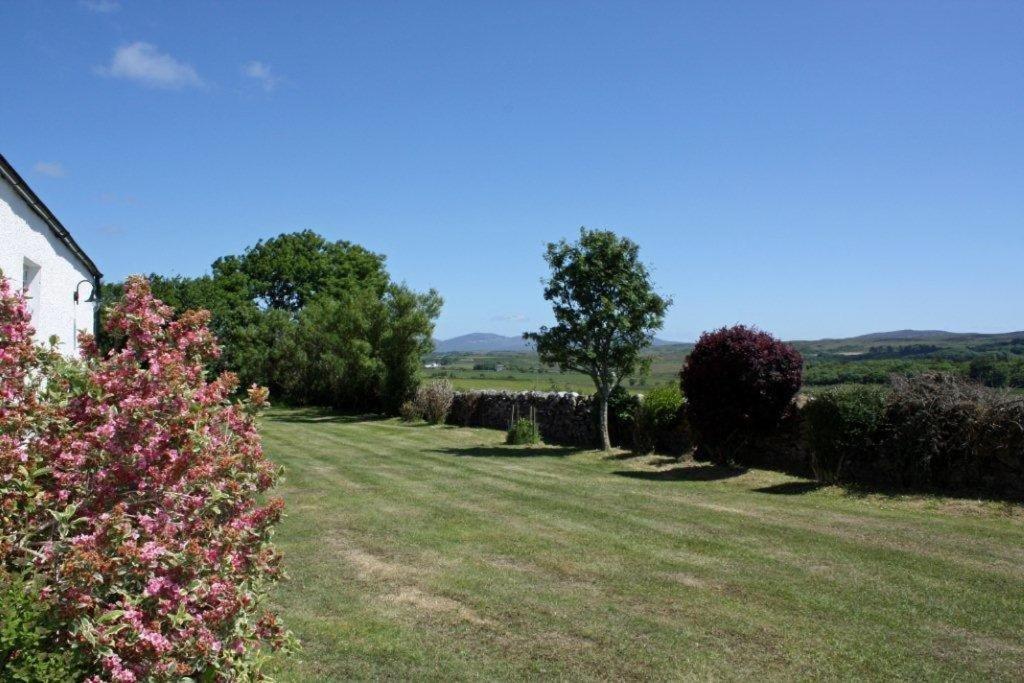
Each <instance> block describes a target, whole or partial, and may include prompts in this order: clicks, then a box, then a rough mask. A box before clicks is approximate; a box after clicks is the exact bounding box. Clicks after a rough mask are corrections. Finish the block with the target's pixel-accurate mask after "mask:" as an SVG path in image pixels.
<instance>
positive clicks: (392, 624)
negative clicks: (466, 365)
mask: <svg viewBox="0 0 1024 683" xmlns="http://www.w3.org/2000/svg"><path fill="white" fill-rule="evenodd" d="M263 425H264V430H263V431H264V435H265V444H266V447H267V449H268V451H269V453H270V455H271V456H272V457H273V458H274V459H275V460H276V461H277V462H279V463H281V464H283V465H285V467H286V468H287V473H286V479H285V481H284V483H283V485H282V486H281V487H280V493H281V494H282V495H283V496H284V498H285V500H286V502H287V506H288V507H287V515H288V516H287V518H286V519H285V521H284V522H283V523H282V525H281V527H280V529H279V532H278V535H277V537H276V538H277V542H278V544H279V545H280V547H281V548H282V550H283V551H284V553H285V561H286V567H287V570H288V572H289V574H290V575H291V581H290V582H288V583H286V584H284V585H282V586H281V587H280V588H279V589H278V590H277V591H276V593H275V595H274V601H275V603H276V604H277V605H278V606H279V607H280V609H281V611H282V613H283V616H284V618H285V619H286V621H287V623H288V624H289V626H290V627H291V628H292V629H293V630H294V632H295V634H296V635H297V636H298V637H299V638H300V639H301V640H302V642H303V644H304V646H303V649H302V650H301V651H300V652H299V653H298V654H297V655H295V656H293V657H290V658H286V657H279V658H278V659H277V660H275V662H274V667H273V669H274V671H273V673H274V675H275V676H276V677H277V678H279V679H280V680H283V681H321V680H352V679H370V678H374V679H430V680H452V679H460V680H462V679H477V680H494V679H526V678H539V677H543V678H561V679H572V680H577V679H623V678H624V679H651V678H654V679H667V678H672V679H679V678H684V679H698V678H699V679H708V678H726V679H741V678H743V679H746V678H765V677H767V678H771V679H792V678H810V677H816V678H842V679H855V678H858V679H859V678H869V679H883V678H884V679H894V678H902V679H920V678H926V679H933V680H937V679H951V678H967V679H974V680H982V679H985V680H991V679H1001V680H1019V679H1020V677H1021V674H1022V672H1024V668H1022V667H1024V602H1022V595H1024V509H1022V508H1021V507H1019V506H1014V505H1008V504H1002V503H985V502H977V501H964V500H954V499H942V498H931V497H920V496H916V497H915V496H908V497H882V496H877V495H850V494H846V493H844V492H843V491H841V490H837V489H833V488H826V489H818V488H816V487H815V486H814V485H813V484H811V483H810V482H806V481H803V480H798V479H794V478H792V477H788V476H784V475H780V474H776V473H771V472H766V471H760V470H752V471H748V472H746V473H743V474H740V475H734V473H731V472H727V471H722V470H718V469H715V468H713V467H709V466H702V465H698V464H692V463H682V464H681V463H677V462H675V461H670V460H668V459H665V458H661V457H656V456H649V457H643V458H629V457H626V456H625V455H624V454H623V455H618V456H614V457H609V456H606V455H604V454H602V453H598V452H593V451H579V450H573V449H565V448H550V447H506V446H503V445H501V442H502V437H503V434H501V433H500V432H496V431H488V430H479V429H461V428H455V427H429V426H425V425H408V424H403V423H401V422H398V421H395V420H358V419H353V418H343V417H332V416H327V415H322V414H318V413H315V412H309V411H286V410H275V411H272V412H271V413H269V414H268V415H267V416H266V418H265V419H264V422H263Z"/></svg>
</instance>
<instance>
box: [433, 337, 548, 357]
mask: <svg viewBox="0 0 1024 683" xmlns="http://www.w3.org/2000/svg"><path fill="white" fill-rule="evenodd" d="M532 350H533V342H528V341H526V340H525V339H523V338H522V337H506V336H503V335H500V334H491V333H490V332H472V333H470V334H464V335H462V336H460V337H452V338H451V339H443V340H436V341H435V342H434V353H495V352H499V351H512V352H522V351H532Z"/></svg>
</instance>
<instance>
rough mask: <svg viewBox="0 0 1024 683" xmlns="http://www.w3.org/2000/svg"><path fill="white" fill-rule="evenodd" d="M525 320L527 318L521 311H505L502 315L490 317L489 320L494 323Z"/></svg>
mask: <svg viewBox="0 0 1024 683" xmlns="http://www.w3.org/2000/svg"><path fill="white" fill-rule="evenodd" d="M527 320H529V318H528V317H526V316H525V315H523V314H522V313H506V314H504V315H496V316H494V317H493V318H491V321H492V322H496V323H523V322H526V321H527Z"/></svg>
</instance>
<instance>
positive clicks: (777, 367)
mask: <svg viewBox="0 0 1024 683" xmlns="http://www.w3.org/2000/svg"><path fill="white" fill-rule="evenodd" d="M802 371H803V358H802V357H801V356H800V353H799V352H798V351H797V350H796V349H794V348H793V347H791V346H789V345H788V344H783V343H782V342H781V341H779V340H778V339H776V338H775V337H773V336H772V335H770V334H768V333H767V332H762V331H760V330H758V329H756V328H751V327H746V326H744V325H737V326H735V327H728V328H726V327H723V328H722V329H720V330H715V331H714V332H705V333H704V334H702V335H701V337H700V339H699V340H698V341H697V345H696V346H694V347H693V351H691V352H690V355H689V356H688V357H687V359H686V362H685V363H684V364H683V371H682V373H681V377H682V388H683V395H684V396H685V397H686V415H687V419H688V421H689V424H690V428H691V429H692V431H693V433H694V436H695V437H696V440H697V445H698V448H699V449H700V450H701V451H702V452H703V453H704V454H705V455H706V456H708V457H710V459H712V460H715V461H718V462H725V461H728V460H735V459H736V452H737V451H738V450H741V449H742V447H743V446H744V445H746V444H747V443H749V441H750V439H751V438H752V437H757V436H762V435H766V434H768V433H771V431H772V430H774V429H775V427H777V426H778V424H779V421H780V420H781V419H782V416H783V415H784V413H785V412H786V408H787V407H788V406H789V404H790V402H791V401H792V400H793V396H794V395H795V394H796V392H797V391H798V390H799V389H800V383H801V374H802Z"/></svg>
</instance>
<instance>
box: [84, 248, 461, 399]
mask: <svg viewBox="0 0 1024 683" xmlns="http://www.w3.org/2000/svg"><path fill="white" fill-rule="evenodd" d="M150 279H151V281H152V287H153V293H154V294H155V295H156V296H157V297H158V298H159V299H161V300H163V301H165V302H166V303H168V304H170V305H171V306H172V307H173V308H175V309H176V310H178V311H185V310H189V309H207V310H209V311H210V312H211V314H212V319H211V323H210V326H211V328H212V329H213V331H214V332H215V334H216V335H217V337H218V339H219V340H220V343H221V345H222V350H223V352H222V355H221V356H220V358H219V360H218V362H217V365H216V367H215V369H217V370H225V369H227V370H233V371H234V372H236V373H237V374H238V375H239V378H240V380H241V385H242V386H249V385H251V384H259V385H262V386H266V387H269V388H270V390H271V395H272V396H273V397H274V398H275V399H277V400H281V399H284V400H286V401H288V402H292V403H298V404H307V405H325V406H332V407H335V408H338V409H345V410H360V411H377V410H383V411H385V412H389V413H397V412H398V410H399V408H400V407H401V405H402V403H403V402H405V401H406V400H409V399H411V398H412V397H413V396H414V395H415V393H416V387H417V386H418V384H419V373H420V367H421V365H422V358H423V356H424V355H426V354H428V353H430V351H432V350H433V342H432V337H433V330H434V321H435V320H436V319H437V317H438V315H439V314H440V311H441V305H442V300H441V297H440V296H438V294H437V292H435V291H433V290H431V291H429V292H426V293H418V292H414V291H413V290H411V289H409V288H408V287H406V286H405V285H400V284H395V283H392V282H391V281H390V277H389V275H388V273H387V271H386V270H385V268H384V257H383V256H381V255H379V254H374V253H372V252H370V251H368V250H366V249H364V248H363V247H360V246H358V245H354V244H351V243H349V242H344V241H338V242H331V241H328V240H326V239H325V238H323V237H322V236H320V235H318V234H316V233H314V232H312V231H309V230H306V231H303V232H297V233H291V234H284V235H280V236H278V237H275V238H272V239H269V240H265V241H260V242H258V243H257V244H256V245H254V246H253V247H250V248H249V249H246V250H245V251H244V252H243V253H242V254H241V255H235V256H225V257H222V258H219V259H217V260H216V261H215V262H214V264H213V272H212V275H204V276H201V277H195V278H188V277H180V276H179V277H161V276H159V275H153V276H151V278H150ZM122 294H123V287H122V285H120V284H118V283H115V284H111V285H106V286H105V287H104V291H103V305H102V309H101V316H106V315H107V312H108V311H109V310H110V309H111V307H112V306H114V305H115V304H116V303H117V302H118V301H120V299H121V297H122ZM119 343H120V341H119V340H118V339H115V338H113V337H112V336H111V335H110V334H105V335H104V336H103V337H102V338H101V339H100V346H101V348H103V349H105V350H109V349H110V348H115V347H117V346H118V344H119Z"/></svg>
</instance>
